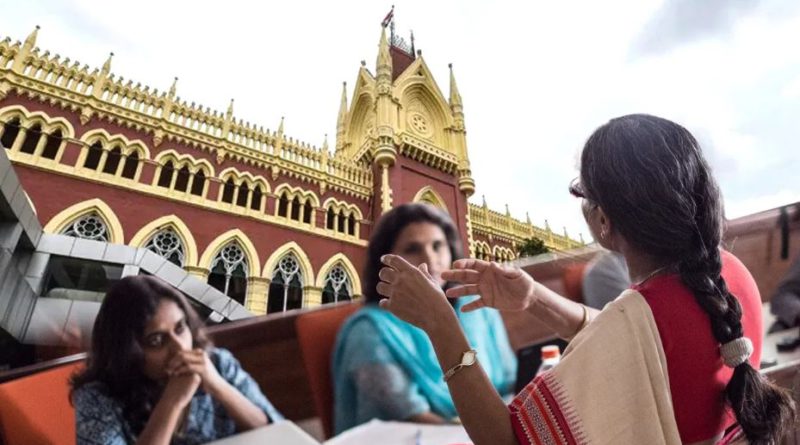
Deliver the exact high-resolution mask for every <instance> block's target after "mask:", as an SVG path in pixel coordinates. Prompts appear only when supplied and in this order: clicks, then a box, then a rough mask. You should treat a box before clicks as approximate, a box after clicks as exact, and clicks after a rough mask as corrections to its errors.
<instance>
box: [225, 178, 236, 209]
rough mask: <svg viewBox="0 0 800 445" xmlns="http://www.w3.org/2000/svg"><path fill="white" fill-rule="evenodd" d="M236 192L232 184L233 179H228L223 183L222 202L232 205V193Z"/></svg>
mask: <svg viewBox="0 0 800 445" xmlns="http://www.w3.org/2000/svg"><path fill="white" fill-rule="evenodd" d="M234 190H236V186H235V185H234V184H233V178H228V180H227V181H225V185H224V186H223V187H222V202H227V203H228V204H231V203H233V192H234Z"/></svg>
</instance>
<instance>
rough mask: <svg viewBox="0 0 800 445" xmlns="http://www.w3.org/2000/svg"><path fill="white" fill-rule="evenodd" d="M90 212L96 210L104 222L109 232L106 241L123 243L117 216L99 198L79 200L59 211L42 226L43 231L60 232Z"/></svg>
mask: <svg viewBox="0 0 800 445" xmlns="http://www.w3.org/2000/svg"><path fill="white" fill-rule="evenodd" d="M92 212H96V213H97V214H98V215H99V216H100V217H101V218H103V220H104V221H105V222H106V225H107V227H108V232H109V234H108V235H109V236H108V242H110V243H114V244H125V236H124V233H123V230H122V224H120V222H119V218H117V215H116V213H114V211H113V210H111V207H109V206H108V204H106V203H105V202H104V201H103V200H102V199H99V198H95V199H89V200H87V201H83V202H79V203H77V204H73V205H71V206H69V207H67V208H66V209H64V210H62V211H60V212H59V213H58V214H57V215H55V216H54V217H52V218H51V219H50V221H49V222H48V223H47V224H46V225H45V226H44V231H45V232H47V233H61V231H62V230H64V229H65V228H66V227H67V225H68V224H70V223H72V222H73V221H75V220H76V219H77V218H80V217H82V216H84V215H87V214H89V213H92Z"/></svg>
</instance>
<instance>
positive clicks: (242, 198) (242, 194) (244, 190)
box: [236, 182, 250, 207]
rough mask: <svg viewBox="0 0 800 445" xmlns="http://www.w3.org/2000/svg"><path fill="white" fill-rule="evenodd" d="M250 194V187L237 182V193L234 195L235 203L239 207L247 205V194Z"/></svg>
mask: <svg viewBox="0 0 800 445" xmlns="http://www.w3.org/2000/svg"><path fill="white" fill-rule="evenodd" d="M249 194H250V188H249V187H248V186H247V184H246V183H244V182H242V183H241V184H239V195H238V196H236V205H237V206H239V207H247V195H249Z"/></svg>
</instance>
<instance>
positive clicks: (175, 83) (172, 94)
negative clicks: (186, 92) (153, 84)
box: [167, 76, 178, 97]
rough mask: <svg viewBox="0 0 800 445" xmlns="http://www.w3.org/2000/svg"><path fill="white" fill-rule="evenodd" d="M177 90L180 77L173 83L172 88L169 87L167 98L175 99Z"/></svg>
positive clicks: (176, 77)
mask: <svg viewBox="0 0 800 445" xmlns="http://www.w3.org/2000/svg"><path fill="white" fill-rule="evenodd" d="M177 89H178V76H175V80H173V81H172V86H171V87H169V93H168V94H167V96H169V97H175V92H176V91H177Z"/></svg>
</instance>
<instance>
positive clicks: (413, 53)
mask: <svg viewBox="0 0 800 445" xmlns="http://www.w3.org/2000/svg"><path fill="white" fill-rule="evenodd" d="M416 54H417V50H416V49H414V30H413V29H412V30H411V57H414V58H415V59H416Z"/></svg>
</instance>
